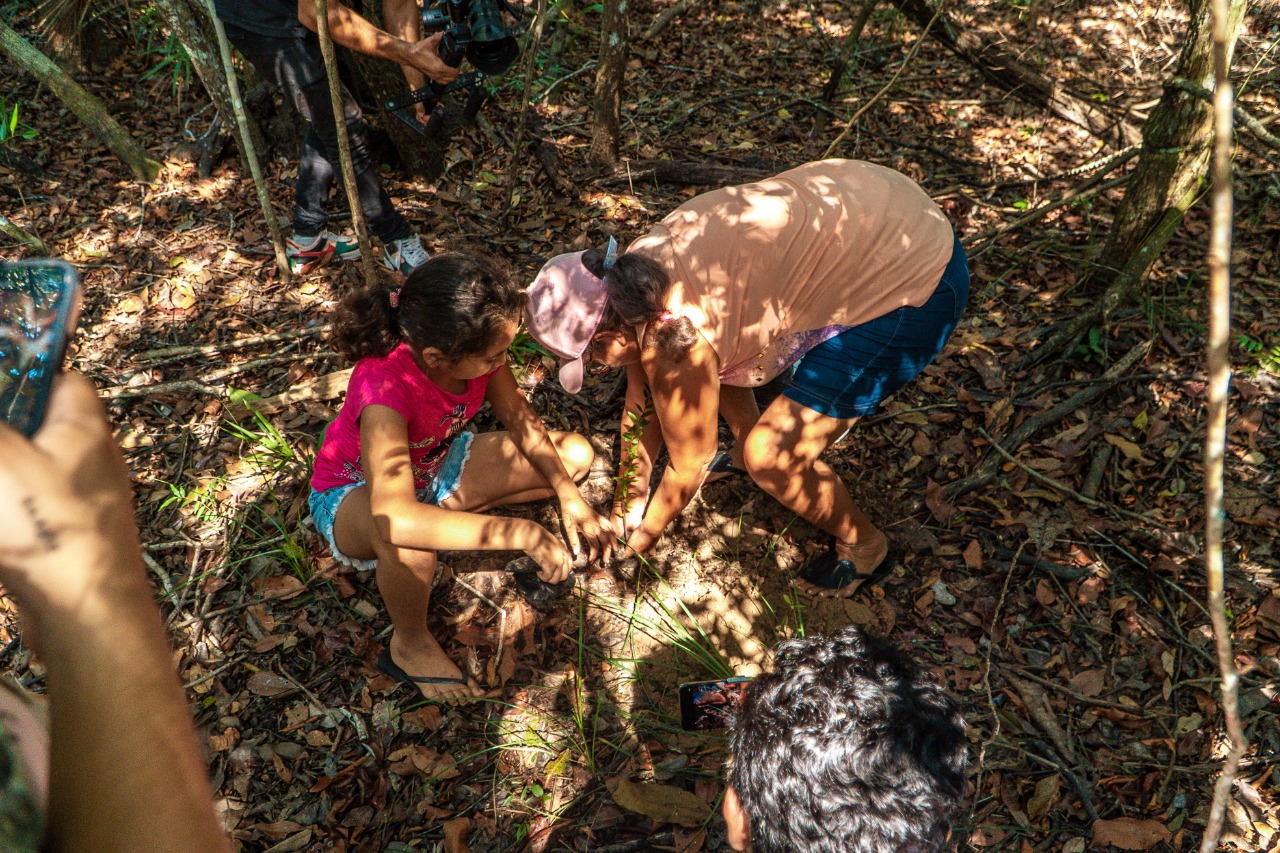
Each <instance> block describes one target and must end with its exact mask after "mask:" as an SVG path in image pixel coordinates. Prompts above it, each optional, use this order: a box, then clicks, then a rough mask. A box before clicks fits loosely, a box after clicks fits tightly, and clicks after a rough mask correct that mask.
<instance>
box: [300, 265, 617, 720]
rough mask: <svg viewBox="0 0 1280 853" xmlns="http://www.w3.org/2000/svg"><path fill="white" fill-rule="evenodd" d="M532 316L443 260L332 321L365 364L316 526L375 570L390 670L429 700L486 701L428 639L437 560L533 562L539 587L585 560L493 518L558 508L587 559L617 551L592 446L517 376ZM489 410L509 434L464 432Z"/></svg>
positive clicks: (317, 500)
mask: <svg viewBox="0 0 1280 853" xmlns="http://www.w3.org/2000/svg"><path fill="white" fill-rule="evenodd" d="M524 303H525V296H524V293H523V291H522V290H521V289H520V288H519V286H518V285H517V283H516V281H515V279H514V277H513V276H512V275H511V274H510V272H509V271H508V270H507V269H506V268H505V267H504V266H503V265H501V264H499V263H498V262H497V261H496V260H494V259H491V258H487V257H484V256H479V255H473V254H461V253H458V254H443V255H436V256H434V257H432V258H431V259H430V260H428V261H427V262H426V263H425V264H423V265H422V266H420V267H418V268H417V269H415V270H414V271H413V272H412V273H411V274H410V275H409V277H408V279H407V280H406V281H405V283H404V287H403V288H401V289H399V290H389V289H387V288H386V287H385V286H382V285H378V286H374V287H372V288H365V289H363V290H357V291H355V292H353V293H352V294H350V295H349V296H348V297H347V298H346V299H344V300H343V302H342V304H341V306H340V307H339V309H338V312H337V316H336V318H335V323H334V328H335V331H334V346H335V348H336V349H337V350H338V351H339V352H340V353H342V354H343V355H345V356H346V357H348V358H349V359H351V360H352V361H354V362H356V366H355V370H353V371H352V374H351V380H350V382H349V384H348V386H347V397H346V401H345V402H344V403H343V406H342V410H341V411H340V412H339V413H338V417H337V418H336V419H335V420H334V422H333V423H332V424H330V425H329V428H328V429H327V430H326V433H325V436H324V440H323V442H322V444H321V447H320V450H319V452H318V453H317V454H316V461H315V468H314V471H313V473H312V477H311V488H312V492H311V500H310V505H311V516H312V519H313V520H314V521H315V524H316V527H317V529H318V530H319V531H320V533H321V534H322V535H323V536H324V537H325V539H326V540H327V541H328V543H329V546H330V548H331V549H332V550H333V554H334V557H336V558H337V559H338V560H341V561H342V562H345V563H349V564H352V565H356V566H359V567H366V568H367V567H372V566H374V565H375V564H376V575H375V577H376V580H377V583H378V590H379V592H381V593H382V598H383V601H385V602H386V606H387V611H388V613H389V614H390V616H391V622H392V625H393V627H394V632H393V633H392V635H391V641H390V643H389V644H388V647H387V648H386V649H383V651H382V652H381V653H380V654H379V656H378V667H379V669H381V670H382V671H383V672H385V673H386V674H388V675H390V676H391V677H393V678H395V679H397V680H399V681H402V682H405V683H407V684H410V685H412V686H415V687H416V688H417V689H418V690H420V691H421V692H422V695H423V696H424V697H425V698H428V699H465V698H468V697H473V696H478V695H479V694H480V692H481V691H480V689H479V687H477V686H476V685H475V684H474V683H473V682H471V681H470V680H468V678H467V677H466V675H465V674H464V673H463V672H462V671H461V670H460V669H459V668H458V667H457V665H455V664H454V663H453V661H451V660H450V659H449V658H448V656H447V655H446V654H445V653H444V650H443V649H442V648H441V647H440V644H439V643H438V642H437V641H436V639H435V637H434V636H432V635H431V632H430V631H429V630H428V629H427V606H428V604H429V603H430V599H431V583H432V579H433V578H434V576H435V572H436V563H437V561H436V552H437V551H438V550H442V549H447V550H451V551H458V550H468V549H475V550H513V551H524V552H525V553H526V554H528V555H529V556H530V557H531V558H533V560H534V561H536V562H537V564H538V566H539V567H541V572H540V573H539V576H540V577H541V578H542V580H544V581H547V582H551V583H555V582H559V581H563V580H564V579H565V578H567V577H568V575H569V570H570V563H571V562H572V556H571V555H570V553H569V551H568V550H567V549H566V548H565V546H564V544H563V543H562V542H561V541H560V539H559V538H558V537H557V536H555V535H554V534H552V533H551V532H550V531H548V530H547V529H546V528H544V527H542V526H541V525H539V524H537V523H535V522H533V521H530V520H527V519H521V518H502V517H498V516H490V515H481V514H479V513H480V512H482V511H483V510H487V509H490V508H492V507H496V506H503V505H506V504H512V503H522V502H525V501H533V500H538V499H541V498H547V497H553V496H554V497H556V498H558V499H559V500H560V510H561V519H562V520H563V523H564V527H565V532H566V534H567V536H568V540H569V543H570V546H571V547H572V548H573V551H574V553H577V552H578V550H579V548H580V545H581V543H580V541H579V540H580V539H581V540H582V542H585V544H586V546H587V549H588V552H589V556H590V557H591V558H592V559H594V558H597V557H601V556H604V555H606V554H608V553H611V552H612V549H613V544H614V542H615V541H616V537H615V535H614V532H613V530H612V528H611V527H610V524H609V522H608V521H607V520H606V519H605V518H603V517H601V516H600V515H599V514H597V513H596V511H595V510H593V509H592V508H591V507H590V506H589V505H588V504H587V503H586V501H584V500H583V499H582V495H581V494H580V493H579V492H578V488H577V486H576V485H574V481H575V480H578V479H581V478H582V477H583V476H585V475H586V473H587V471H588V469H589V468H590V466H591V462H592V459H593V457H594V453H593V451H592V449H591V444H590V443H589V442H588V441H587V440H586V439H584V438H583V437H582V436H580V435H577V434H575V433H566V432H554V431H553V432H548V431H547V429H546V428H545V427H544V426H543V424H542V421H540V420H539V419H538V417H537V415H535V414H534V412H533V410H532V409H531V408H530V407H529V404H528V402H527V401H526V400H525V398H524V395H523V394H521V392H520V389H519V387H518V386H517V385H516V380H515V376H514V375H513V374H512V372H511V368H510V367H508V366H507V361H506V353H507V348H508V347H509V346H510V345H511V341H512V340H513V339H514V338H515V335H516V331H517V330H518V328H519V324H520V317H521V312H522V311H523V309H524ZM485 401H488V402H489V404H490V405H491V406H492V408H493V413H494V414H495V415H496V416H497V417H498V420H499V421H501V422H502V424H503V425H504V426H505V427H506V428H507V431H506V432H490V433H484V434H482V435H474V434H473V433H470V432H466V431H464V430H463V427H464V426H465V425H466V423H467V422H468V421H469V420H471V418H472V417H474V415H475V413H476V411H477V410H478V409H479V408H480V406H481V404H483V403H484V402H485Z"/></svg>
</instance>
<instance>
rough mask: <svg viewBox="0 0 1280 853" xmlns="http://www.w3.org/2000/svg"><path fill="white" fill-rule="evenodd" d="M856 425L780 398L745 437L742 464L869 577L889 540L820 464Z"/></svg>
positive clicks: (849, 420)
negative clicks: (830, 536)
mask: <svg viewBox="0 0 1280 853" xmlns="http://www.w3.org/2000/svg"><path fill="white" fill-rule="evenodd" d="M856 421H857V418H851V419H847V420H841V419H837V418H829V417H827V416H826V415H821V414H819V413H817V412H815V411H814V410H812V409H810V408H807V407H805V406H801V405H800V404H799V403H796V402H794V401H793V400H790V399H788V398H787V397H778V398H777V399H776V400H774V401H773V403H771V404H770V405H769V408H767V409H766V410H765V411H764V413H763V414H762V415H761V416H760V420H759V421H757V422H756V425H755V427H754V428H752V430H751V432H750V433H749V434H748V436H747V439H746V441H745V442H744V446H743V461H744V462H745V467H746V469H747V472H748V473H749V474H750V475H751V479H753V480H754V481H755V482H756V483H757V484H758V485H759V486H760V488H762V489H764V490H765V491H766V492H768V493H769V494H770V495H772V496H773V497H774V498H776V499H777V500H778V501H779V502H780V503H782V504H783V505H784V506H786V507H787V508H788V509H791V510H792V511H794V512H795V513H797V514H798V515H800V516H801V517H802V518H804V519H805V520H807V521H808V522H809V523H810V524H812V525H813V526H815V527H817V528H818V529H820V530H824V531H826V532H827V533H830V534H831V535H832V536H834V537H835V539H836V551H837V553H838V554H839V555H840V557H841V558H842V559H846V560H849V561H850V562H852V563H853V564H854V566H855V567H856V569H857V571H858V572H859V573H861V574H870V573H871V572H872V571H873V570H874V569H875V568H876V566H877V565H879V564H880V561H881V560H883V559H884V557H885V554H886V553H887V552H888V547H889V542H888V539H887V538H886V537H885V535H884V533H882V532H881V531H880V530H879V529H878V528H877V527H876V526H875V524H874V523H872V521H871V519H870V518H868V517H867V516H866V515H865V514H864V513H863V512H862V510H860V509H859V508H858V506H857V505H856V504H855V503H854V502H853V498H852V497H850V495H849V490H848V488H847V487H846V486H845V484H844V482H843V481H842V480H841V479H840V476H839V475H838V474H836V472H835V471H834V470H833V469H832V468H831V466H830V465H828V464H826V463H825V462H823V461H822V459H821V458H820V457H821V456H822V454H823V453H824V452H825V451H826V450H827V448H828V447H830V446H831V445H832V444H834V443H835V442H836V440H837V439H839V438H840V436H842V435H844V433H845V432H846V431H847V430H848V429H849V428H850V427H851V426H853V424H854V423H855V422H856ZM798 583H800V584H801V585H804V584H803V581H800V582H798ZM814 591H816V592H822V591H821V590H816V589H815V590H814Z"/></svg>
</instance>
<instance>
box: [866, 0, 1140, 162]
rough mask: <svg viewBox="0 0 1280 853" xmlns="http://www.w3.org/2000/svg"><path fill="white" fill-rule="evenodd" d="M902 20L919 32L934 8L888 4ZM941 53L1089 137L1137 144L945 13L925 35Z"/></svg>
mask: <svg viewBox="0 0 1280 853" xmlns="http://www.w3.org/2000/svg"><path fill="white" fill-rule="evenodd" d="M891 2H892V3H893V5H894V6H897V7H898V9H899V10H900V11H901V12H902V14H904V15H906V16H907V17H908V18H909V19H911V20H912V21H913V22H915V24H916V26H918V27H922V28H923V27H925V26H927V25H928V23H929V22H930V21H931V20H933V17H934V15H935V14H936V13H937V11H938V7H937V6H936V5H935V4H934V3H932V2H930V0H891ZM929 34H930V35H931V36H933V38H935V39H937V40H938V41H939V42H940V43H941V44H942V45H943V46H944V47H946V48H947V49H948V50H950V51H951V52H952V53H954V54H955V55H956V56H959V57H960V58H961V59H963V60H965V61H966V62H968V63H969V64H970V65H972V66H973V67H974V68H976V69H978V71H980V72H981V73H982V76H983V77H985V78H987V80H988V81H990V82H991V83H992V84H994V85H996V86H999V87H1000V88H1001V89H1004V90H1005V91H1006V92H1009V93H1011V94H1012V95H1014V96H1015V97H1017V98H1019V99H1021V100H1023V101H1026V102H1027V103H1029V104H1032V105H1033V106H1036V107H1039V108H1040V109H1043V110H1047V111H1048V112H1050V113H1052V114H1053V115H1055V116H1057V117H1058V118H1060V119H1063V120H1064V121H1069V122H1071V123H1072V124H1075V125H1079V126H1080V127H1083V128H1084V129H1085V130H1088V131H1089V132H1090V133H1092V134H1093V135H1094V136H1097V137H1099V138H1100V139H1105V140H1107V141H1109V142H1112V143H1115V144H1116V145H1117V147H1120V148H1123V147H1124V146H1126V145H1132V144H1134V143H1136V142H1137V141H1138V131H1137V129H1136V128H1134V127H1133V125H1131V124H1129V123H1128V122H1126V121H1125V120H1124V118H1119V119H1117V118H1116V117H1115V116H1113V115H1112V114H1110V113H1109V112H1107V111H1105V110H1102V109H1100V108H1099V107H1098V106H1097V105H1096V104H1094V103H1093V102H1091V101H1088V100H1085V99H1084V98H1080V97H1077V96H1076V95H1073V94H1071V93H1070V92H1067V91H1066V90H1065V89H1063V88H1062V87H1061V86H1060V85H1058V84H1057V83H1056V82H1054V81H1053V80H1050V79H1049V78H1048V77H1045V76H1044V75H1043V74H1041V73H1040V72H1039V71H1036V70H1035V69H1034V68H1032V67H1031V66H1029V65H1027V64H1026V63H1024V62H1021V61H1020V60H1018V59H1017V57H1015V56H1013V54H1011V53H1009V52H1008V51H1006V50H1005V49H1004V48H1002V47H1001V46H1000V45H998V44H996V43H994V42H989V41H984V40H983V38H982V37H981V36H980V35H978V34H977V33H974V32H971V31H969V30H965V29H964V28H962V27H960V26H959V25H958V24H956V22H955V21H953V20H951V18H950V16H948V15H947V14H946V13H945V12H944V13H943V14H942V16H941V17H940V18H939V19H938V22H937V23H936V24H935V25H934V26H933V28H932V29H931V30H930V31H929Z"/></svg>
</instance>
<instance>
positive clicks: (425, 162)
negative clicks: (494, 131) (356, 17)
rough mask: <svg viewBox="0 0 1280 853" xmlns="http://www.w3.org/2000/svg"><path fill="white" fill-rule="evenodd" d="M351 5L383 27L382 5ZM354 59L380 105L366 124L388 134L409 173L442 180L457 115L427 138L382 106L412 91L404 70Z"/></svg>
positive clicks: (359, 55)
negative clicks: (409, 90) (434, 134)
mask: <svg viewBox="0 0 1280 853" xmlns="http://www.w3.org/2000/svg"><path fill="white" fill-rule="evenodd" d="M348 5H350V6H351V7H352V8H353V9H355V10H356V11H357V12H359V13H360V14H362V15H363V16H364V17H365V18H367V19H368V20H369V21H370V22H371V23H373V24H374V25H375V26H378V27H382V26H383V23H384V22H383V20H382V4H381V2H373V0H363V2H362V3H360V4H356V3H348ZM350 57H351V58H352V59H353V60H355V69H356V70H358V71H359V73H360V78H361V83H362V84H363V85H364V86H365V87H366V88H367V89H368V93H369V97H370V98H372V99H373V102H374V104H375V105H376V106H375V108H374V110H366V111H365V120H366V121H369V122H370V124H372V125H373V126H374V127H377V128H380V129H382V130H384V131H386V134H387V136H388V137H390V140H391V145H392V147H393V148H395V150H396V154H397V155H399V157H400V162H401V164H402V166H403V167H404V170H405V172H407V173H408V174H411V175H419V176H421V177H424V178H426V179H427V180H429V181H434V180H435V179H436V178H439V177H440V175H442V174H443V173H444V155H445V149H446V147H447V145H448V140H449V137H450V135H451V132H452V131H453V130H455V129H456V128H457V126H458V120H457V118H456V111H454V110H451V111H450V114H449V115H447V116H446V120H445V125H444V127H442V128H441V130H440V133H438V134H437V135H436V136H435V137H433V138H431V139H427V138H425V137H423V136H422V135H421V134H419V133H417V132H416V131H414V130H413V129H412V128H410V127H409V126H408V125H407V124H405V123H404V122H402V121H400V119H398V118H396V117H395V116H393V115H391V114H390V113H388V112H387V111H386V110H384V109H382V104H385V103H386V102H387V101H388V100H390V99H391V98H392V97H394V96H396V95H401V94H403V93H404V92H405V91H407V90H408V86H409V84H408V82H407V81H406V80H405V77H404V72H403V70H401V68H400V66H399V65H396V64H395V63H394V62H387V61H386V60H385V59H375V58H373V57H371V56H365V55H364V54H362V53H356V52H354V51H353V52H351V54H350ZM353 94H355V93H354V92H353ZM357 98H358V96H357Z"/></svg>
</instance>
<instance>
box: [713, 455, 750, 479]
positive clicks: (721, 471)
mask: <svg viewBox="0 0 1280 853" xmlns="http://www.w3.org/2000/svg"><path fill="white" fill-rule="evenodd" d="M746 473H747V472H746V471H744V470H742V469H741V468H739V467H738V466H737V465H734V464H733V457H732V456H730V455H729V451H727V450H721V451H720V452H719V453H717V454H716V455H715V456H714V457H713V458H712V460H711V464H710V465H708V466H707V476H706V478H705V479H704V480H703V482H704V483H714V482H715V481H716V480H723V479H724V478H725V477H731V476H737V475H739V474H741V475H744V476H745V475H746Z"/></svg>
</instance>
